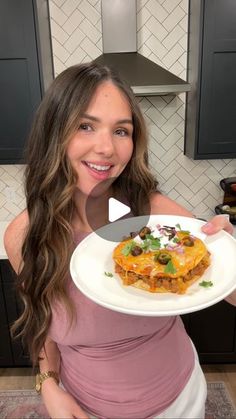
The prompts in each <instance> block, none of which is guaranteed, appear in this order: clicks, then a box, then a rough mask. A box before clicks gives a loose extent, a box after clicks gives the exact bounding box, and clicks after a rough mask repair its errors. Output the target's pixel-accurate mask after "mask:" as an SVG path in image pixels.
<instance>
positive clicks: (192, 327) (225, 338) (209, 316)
mask: <svg viewBox="0 0 236 419" xmlns="http://www.w3.org/2000/svg"><path fill="white" fill-rule="evenodd" d="M182 319H183V321H184V324H185V327H186V330H187V332H188V334H189V336H190V337H191V339H192V341H193V342H194V344H195V346H196V349H197V352H198V354H199V359H200V362H201V363H203V364H214V363H236V307H234V306H232V305H231V304H229V303H227V302H226V301H220V302H219V303H217V304H215V305H213V306H211V307H208V308H206V309H204V310H201V311H196V312H195V313H190V314H185V315H183V316H182Z"/></svg>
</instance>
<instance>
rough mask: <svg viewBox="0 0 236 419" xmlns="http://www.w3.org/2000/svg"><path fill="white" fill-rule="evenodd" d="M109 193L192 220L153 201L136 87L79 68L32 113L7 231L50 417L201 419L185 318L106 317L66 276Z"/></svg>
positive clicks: (221, 225) (202, 394) (102, 70)
mask: <svg viewBox="0 0 236 419" xmlns="http://www.w3.org/2000/svg"><path fill="white" fill-rule="evenodd" d="M104 181H105V182H104ZM137 185H138V187H137ZM88 196H89V199H90V210H89V219H88V216H87V211H86V202H87V198H88ZM110 196H116V197H117V196H119V197H123V199H125V200H126V201H128V202H129V205H130V206H131V209H132V212H133V214H134V215H138V214H143V213H145V211H146V205H147V200H148V201H149V204H150V207H151V213H152V214H175V215H183V216H190V217H191V214H190V213H189V212H188V211H186V210H185V209H184V208H182V207H181V206H180V205H178V204H177V203H175V202H173V201H171V200H170V199H169V198H167V197H165V196H163V195H161V194H160V193H159V192H157V182H156V181H155V179H154V178H153V176H152V175H151V173H150V171H149V169H148V164H147V135H146V131H145V124H144V120H143V117H142V115H141V112H140V110H139V107H138V105H137V102H136V100H135V98H134V96H133V94H132V92H131V90H130V89H129V88H128V87H127V86H126V85H125V84H124V83H123V82H122V81H121V80H120V79H119V78H118V77H117V76H116V75H115V74H113V73H112V72H111V71H110V70H109V69H107V68H106V67H100V66H98V65H96V64H94V63H91V64H83V65H79V66H74V67H71V68H69V69H67V70H65V71H64V72H63V73H62V74H60V75H59V76H58V77H57V79H56V80H55V81H54V82H53V84H52V86H51V88H50V89H49V90H48V92H47V93H46V95H45V97H44V99H43V101H42V104H41V106H40V108H39V110H38V112H37V114H36V117H35V121H34V124H33V127H32V131H31V135H30V140H29V146H28V166H27V169H26V199H27V210H25V211H24V212H23V213H21V214H20V215H19V216H18V217H17V218H16V219H15V220H14V221H13V222H12V223H11V224H10V226H9V227H8V229H7V231H6V234H5V247H6V250H7V254H8V256H9V260H10V262H11V264H12V266H13V268H14V270H15V271H16V272H17V273H18V288H19V292H20V294H21V297H22V300H23V302H24V311H23V314H22V316H21V317H20V319H19V320H18V321H17V322H16V324H15V327H14V330H15V331H16V330H18V328H21V330H22V332H21V335H22V336H23V337H24V339H25V341H26V343H27V344H28V347H29V351H30V354H31V358H32V361H33V363H34V364H37V362H38V360H39V367H40V371H41V373H44V372H48V371H53V372H52V373H49V374H45V375H44V376H41V379H42V381H43V382H42V384H41V393H42V397H43V400H44V402H45V405H46V407H47V410H48V412H49V414H50V416H51V417H52V418H74V417H76V418H88V417H94V416H95V417H99V418H109V419H111V418H127V419H128V418H133V419H134V418H135V419H137V418H140V419H144V418H150V417H162V418H163V417H172V418H173V417H185V418H187V417H204V404H205V398H206V384H205V380H204V376H203V374H202V371H201V369H200V366H199V363H198V359H197V356H196V352H195V350H194V348H193V345H192V343H191V341H190V339H189V338H188V336H187V334H186V332H185V329H184V327H183V324H182V321H181V319H180V318H179V317H159V318H158V317H157V318H155V317H152V318H147V317H141V316H130V315H126V314H121V313H117V312H113V311H110V310H107V309H105V308H103V307H100V306H98V305H97V304H95V303H93V302H92V301H90V300H89V299H87V298H86V297H85V296H83V295H82V294H81V293H80V291H79V290H78V289H76V288H75V286H74V284H73V282H72V281H71V279H70V276H69V272H68V270H69V269H68V267H69V261H70V256H71V253H72V251H73V249H74V248H75V246H76V245H77V244H78V243H79V242H80V241H81V240H82V239H83V237H85V236H86V234H88V233H89V232H91V226H90V224H91V223H90V222H89V220H91V219H93V220H96V226H102V225H104V224H106V223H107V212H106V208H107V199H108V198H109V197H110ZM91 203H92V204H91ZM220 229H225V230H227V231H229V232H232V226H231V224H230V223H229V222H228V221H227V219H226V218H225V217H222V216H217V217H214V218H213V219H212V221H211V223H208V224H206V225H205V226H204V231H205V232H206V233H209V234H212V233H214V232H216V231H219V230H220ZM91 262H92V261H91ZM234 298H235V296H232V297H231V299H232V300H231V302H234V301H235V300H234ZM59 379H60V380H61V382H62V384H63V387H62V386H59V385H58V381H59ZM196 388H197V394H196V391H195V389H196Z"/></svg>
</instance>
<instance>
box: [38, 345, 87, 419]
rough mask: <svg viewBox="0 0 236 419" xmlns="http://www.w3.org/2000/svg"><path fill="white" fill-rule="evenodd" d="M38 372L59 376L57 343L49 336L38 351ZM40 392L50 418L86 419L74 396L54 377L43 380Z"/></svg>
mask: <svg viewBox="0 0 236 419" xmlns="http://www.w3.org/2000/svg"><path fill="white" fill-rule="evenodd" d="M40 358H41V360H40V361H39V368H40V372H41V373H43V372H47V371H55V372H57V373H58V376H59V377H60V352H59V349H58V347H57V344H56V343H55V342H54V341H52V340H51V339H50V338H49V337H48V338H47V339H46V342H45V345H44V348H43V349H42V350H41V352H40ZM41 394H42V398H43V401H44V403H45V406H46V408H47V411H48V413H49V415H50V417H51V418H61V419H62V418H67V419H68V418H69V419H71V418H81V419H88V415H87V414H86V413H85V412H84V411H83V410H82V409H81V408H80V406H79V405H78V404H77V402H76V400H75V399H74V397H72V396H71V395H70V394H69V393H67V392H66V391H65V390H64V389H63V388H62V387H60V386H59V385H58V383H57V382H56V381H55V379H54V378H52V377H50V378H47V379H46V380H44V381H43V383H42V387H41Z"/></svg>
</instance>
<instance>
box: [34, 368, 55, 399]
mask: <svg viewBox="0 0 236 419" xmlns="http://www.w3.org/2000/svg"><path fill="white" fill-rule="evenodd" d="M35 378H36V382H35V390H36V391H37V393H39V394H40V393H41V390H42V384H43V382H44V381H45V380H47V378H54V380H55V381H56V383H57V384H59V382H60V380H59V374H58V373H57V372H56V371H46V372H41V373H39V374H36V377H35Z"/></svg>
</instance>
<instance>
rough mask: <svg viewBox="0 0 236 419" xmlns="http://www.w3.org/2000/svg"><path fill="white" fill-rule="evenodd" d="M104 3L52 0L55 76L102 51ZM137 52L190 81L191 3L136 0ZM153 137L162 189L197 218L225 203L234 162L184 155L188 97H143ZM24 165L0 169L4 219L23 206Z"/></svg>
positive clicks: (152, 156) (97, 0)
mask: <svg viewBox="0 0 236 419" xmlns="http://www.w3.org/2000/svg"><path fill="white" fill-rule="evenodd" d="M100 5H101V1H100V0H54V1H53V0H50V1H49V7H50V19H51V32H52V47H53V60H54V67H55V74H56V75H57V74H59V73H60V72H61V71H63V70H64V69H65V68H67V67H68V66H70V65H73V64H76V63H81V62H87V61H91V60H92V59H95V58H97V57H98V56H99V55H100V54H101V53H102V30H101V12H100ZM137 28H138V33H137V37H138V52H139V53H141V54H143V55H144V56H146V57H148V58H149V59H151V60H152V61H155V62H156V63H157V64H159V65H161V66H162V67H165V68H166V69H168V70H169V71H171V72H172V73H174V74H176V75H177V76H179V77H181V78H183V79H186V64H187V28H188V0H137ZM138 100H139V101H140V105H141V108H142V110H143V112H144V114H145V118H146V121H147V125H148V128H149V133H150V163H151V166H152V168H153V171H154V172H155V173H156V175H157V178H158V180H159V182H160V189H161V191H163V192H164V193H166V194H167V195H168V196H169V197H171V198H172V199H174V200H176V201H177V202H179V203H180V204H182V205H183V206H185V207H186V208H188V209H189V210H190V211H192V212H193V213H194V214H196V215H197V216H200V217H203V218H209V217H210V216H211V215H212V214H214V208H215V206H216V205H218V204H220V203H222V199H223V191H222V190H221V189H220V187H219V181H220V179H222V178H226V177H231V176H236V160H235V159H219V160H218V159H217V160H202V161H200V160H192V159H190V158H188V157H186V156H184V154H183V148H184V122H185V94H180V95H178V96H171V95H167V96H149V97H139V98H138ZM23 175H24V166H23V165H0V221H8V220H11V219H13V218H14V216H15V215H17V214H18V213H19V212H20V211H21V210H22V209H23V208H24V207H25V199H24V191H23V187H22V184H23Z"/></svg>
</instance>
